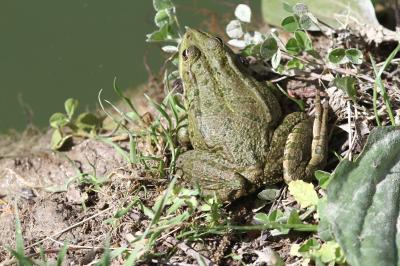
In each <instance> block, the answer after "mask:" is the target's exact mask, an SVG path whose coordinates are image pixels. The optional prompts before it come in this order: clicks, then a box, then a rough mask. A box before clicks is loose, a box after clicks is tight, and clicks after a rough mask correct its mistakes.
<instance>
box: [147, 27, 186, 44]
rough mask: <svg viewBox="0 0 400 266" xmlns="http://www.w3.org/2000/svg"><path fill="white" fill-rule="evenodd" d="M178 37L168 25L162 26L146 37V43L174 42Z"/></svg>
mask: <svg viewBox="0 0 400 266" xmlns="http://www.w3.org/2000/svg"><path fill="white" fill-rule="evenodd" d="M177 39H178V36H177V35H176V32H175V31H174V30H173V28H172V27H171V26H170V25H169V24H164V25H163V26H161V28H160V29H158V30H157V31H154V32H152V33H149V34H147V35H146V42H163V41H176V40H177Z"/></svg>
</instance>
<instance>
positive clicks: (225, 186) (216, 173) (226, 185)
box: [176, 150, 262, 201]
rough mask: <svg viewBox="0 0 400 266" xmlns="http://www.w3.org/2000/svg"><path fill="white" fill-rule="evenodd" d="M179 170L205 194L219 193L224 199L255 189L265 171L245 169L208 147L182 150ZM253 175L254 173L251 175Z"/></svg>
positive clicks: (227, 199) (220, 197) (178, 172)
mask: <svg viewBox="0 0 400 266" xmlns="http://www.w3.org/2000/svg"><path fill="white" fill-rule="evenodd" d="M176 165H177V174H178V175H180V176H182V177H183V178H184V179H186V180H189V181H190V183H192V184H193V185H198V186H200V188H201V190H202V192H203V193H204V194H205V195H214V194H215V195H216V196H217V198H218V199H220V200H222V201H232V200H235V199H237V198H240V197H241V196H244V195H246V194H249V193H251V192H253V191H254V190H255V189H256V188H257V187H258V186H259V185H260V184H258V185H257V184H254V183H253V182H252V180H249V178H248V177H247V176H246V175H248V176H250V179H251V178H255V179H257V178H258V179H259V178H261V176H262V171H261V170H257V169H256V168H253V169H252V168H251V167H250V168H246V169H244V171H243V172H242V171H241V170H240V169H238V168H237V167H236V166H235V165H233V164H232V163H230V162H228V161H227V160H226V159H223V158H222V157H221V156H220V155H216V154H215V153H210V152H207V151H199V150H191V151H187V152H185V153H183V154H181V155H180V156H179V158H178V161H177V164H176ZM251 176H253V177H251Z"/></svg>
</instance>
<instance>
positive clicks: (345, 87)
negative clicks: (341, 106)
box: [333, 77, 357, 101]
mask: <svg viewBox="0 0 400 266" xmlns="http://www.w3.org/2000/svg"><path fill="white" fill-rule="evenodd" d="M333 82H334V84H335V86H336V87H338V88H339V89H341V90H342V91H344V92H345V93H346V94H347V96H348V97H350V98H351V99H352V100H353V101H355V100H356V94H357V90H356V87H355V85H356V79H355V78H353V77H341V78H339V77H337V78H335V79H334V81H333Z"/></svg>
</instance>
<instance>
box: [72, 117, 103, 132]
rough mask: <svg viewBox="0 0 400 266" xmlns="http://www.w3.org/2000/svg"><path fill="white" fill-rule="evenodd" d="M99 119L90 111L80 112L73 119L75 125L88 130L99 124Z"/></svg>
mask: <svg viewBox="0 0 400 266" xmlns="http://www.w3.org/2000/svg"><path fill="white" fill-rule="evenodd" d="M99 123H100V120H99V119H98V118H97V116H95V115H94V114H92V113H82V114H80V115H79V116H78V118H77V119H76V121H75V125H76V126H77V127H78V128H79V129H82V130H85V131H90V130H93V129H95V128H97V127H98V126H99Z"/></svg>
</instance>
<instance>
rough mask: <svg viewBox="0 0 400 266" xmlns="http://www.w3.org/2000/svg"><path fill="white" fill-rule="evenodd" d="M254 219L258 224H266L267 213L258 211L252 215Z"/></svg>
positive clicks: (267, 219) (267, 220)
mask: <svg viewBox="0 0 400 266" xmlns="http://www.w3.org/2000/svg"><path fill="white" fill-rule="evenodd" d="M254 221H255V222H257V223H260V224H268V223H269V222H270V220H269V216H268V214H265V213H262V212H258V213H256V214H255V215H254Z"/></svg>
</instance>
